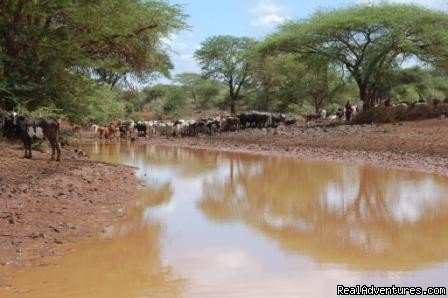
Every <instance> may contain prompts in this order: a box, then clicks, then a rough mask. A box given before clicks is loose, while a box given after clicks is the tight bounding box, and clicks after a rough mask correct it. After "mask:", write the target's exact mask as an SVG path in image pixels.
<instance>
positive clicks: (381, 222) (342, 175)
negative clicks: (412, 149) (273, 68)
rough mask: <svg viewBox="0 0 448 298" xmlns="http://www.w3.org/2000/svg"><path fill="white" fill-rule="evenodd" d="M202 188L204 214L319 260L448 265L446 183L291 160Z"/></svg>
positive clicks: (236, 172) (241, 170)
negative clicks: (237, 223)
mask: <svg viewBox="0 0 448 298" xmlns="http://www.w3.org/2000/svg"><path fill="white" fill-rule="evenodd" d="M229 173H230V174H229V176H228V177H227V179H226V180H225V181H224V182H223V181H222V180H219V179H214V180H208V181H206V182H205V183H204V195H203V198H202V199H201V201H200V202H199V206H200V208H201V209H202V210H203V211H204V212H205V213H206V214H207V215H208V216H209V217H210V218H211V219H214V220H221V221H237V220H240V221H243V222H245V223H246V224H248V225H250V226H252V227H254V228H256V229H257V230H260V231H261V232H263V233H264V234H265V235H267V236H269V237H270V238H274V239H276V240H278V241H279V242H280V243H281V245H282V246H283V247H284V248H285V249H287V250H288V251H292V252H298V253H305V254H309V255H311V256H313V257H315V258H316V259H318V260H319V261H321V262H335V263H342V264H349V265H353V266H356V267H364V268H369V269H373V268H378V269H388V268H390V269H410V268H415V267H418V266H424V265H426V264H429V263H435V262H441V261H445V260H447V259H448V237H447V236H448V201H447V200H446V199H444V198H445V197H446V195H445V194H446V193H447V191H448V185H447V184H446V181H445V180H443V178H438V177H433V176H424V175H418V174H414V173H411V172H398V171H386V170H375V169H369V168H358V167H343V166H338V165H325V164H320V163H315V164H314V163H313V164H309V163H299V162H296V161H293V160H277V161H275V160H270V161H267V162H263V163H259V165H258V166H257V167H254V166H253V164H251V165H250V166H247V165H246V164H245V162H244V161H242V160H230V161H229Z"/></svg>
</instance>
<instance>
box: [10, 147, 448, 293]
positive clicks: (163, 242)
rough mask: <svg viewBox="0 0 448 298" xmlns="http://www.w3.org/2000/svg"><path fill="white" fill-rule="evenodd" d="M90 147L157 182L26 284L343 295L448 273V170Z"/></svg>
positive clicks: (78, 289)
mask: <svg viewBox="0 0 448 298" xmlns="http://www.w3.org/2000/svg"><path fill="white" fill-rule="evenodd" d="M89 153H90V154H91V156H92V157H93V158H96V159H101V160H104V161H108V162H118V163H123V164H128V165H133V166H136V167H138V175H139V176H140V177H141V178H142V179H144V180H145V182H146V184H147V185H148V187H149V189H148V190H146V191H145V192H143V193H142V194H141V196H142V197H141V198H140V199H139V200H136V203H137V206H136V208H135V210H133V212H132V213H131V216H130V220H129V221H127V222H124V223H121V224H120V225H118V226H117V227H114V228H113V229H110V230H109V229H108V233H107V234H106V235H107V237H108V239H107V240H104V239H103V240H101V241H96V242H93V243H91V244H88V245H86V246H85V247H82V248H79V249H78V250H77V251H76V252H75V253H74V254H73V255H69V256H67V257H66V258H64V259H63V262H62V264H61V267H60V268H53V267H49V269H47V268H46V269H36V270H33V271H32V274H31V275H30V274H29V273H28V274H25V273H24V274H23V275H19V277H18V284H19V285H27V283H28V285H29V288H30V289H32V292H30V293H32V294H30V295H29V296H25V297H177V296H181V297H334V296H336V285H338V284H344V285H354V284H368V285H370V284H376V285H389V286H390V285H392V284H395V285H400V286H406V285H408V286H409V285H419V286H429V285H433V286H443V285H445V286H446V278H445V277H446V276H447V275H448V263H447V259H448V237H447V236H448V200H447V195H446V194H447V193H448V192H447V191H448V181H447V179H446V178H443V177H438V176H431V175H423V174H416V173H412V172H404V171H391V170H381V169H372V168H367V167H359V166H350V165H339V164H326V163H316V162H312V163H311V162H301V161H297V160H294V159H282V158H273V157H260V156H254V155H243V154H229V153H216V152H210V151H204V150H187V149H179V148H170V147H155V146H139V145H132V144H130V143H122V144H118V145H104V144H103V145H97V146H96V147H92V148H90V149H89ZM46 270H48V272H49V273H48V274H47V273H46V272H47V271H46ZM48 280H50V281H48ZM33 281H34V282H33ZM36 285H37V286H36ZM44 285H47V286H44ZM48 285H49V286H50V287H48ZM36 288H37V289H36ZM49 288H51V289H52V290H51V291H52V292H53V291H54V293H55V295H54V296H49V295H48V294H46V293H45V289H47V290H48V289H49ZM53 289H54V290H53ZM96 289H98V290H96ZM84 291H87V292H84ZM89 291H90V292H89ZM94 291H97V292H94ZM62 293H64V295H62ZM67 293H68V294H67ZM86 293H95V295H90V296H89V295H85V294H86ZM97 293H99V294H98V295H97Z"/></svg>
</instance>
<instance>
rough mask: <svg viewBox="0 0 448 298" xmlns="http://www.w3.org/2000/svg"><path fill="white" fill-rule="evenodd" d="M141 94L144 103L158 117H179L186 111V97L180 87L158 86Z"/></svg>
mask: <svg viewBox="0 0 448 298" xmlns="http://www.w3.org/2000/svg"><path fill="white" fill-rule="evenodd" d="M143 92H144V94H145V102H146V103H149V105H150V107H151V110H153V111H155V112H156V113H157V114H158V115H160V116H169V117H179V116H182V115H184V114H185V112H186V111H187V106H188V100H187V95H186V93H185V90H184V89H183V88H182V87H181V86H177V85H161V84H159V85H155V86H153V87H150V88H146V89H145V90H144V91H143Z"/></svg>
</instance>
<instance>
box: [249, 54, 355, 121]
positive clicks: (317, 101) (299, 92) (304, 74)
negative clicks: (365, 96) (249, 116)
mask: <svg viewBox="0 0 448 298" xmlns="http://www.w3.org/2000/svg"><path fill="white" fill-rule="evenodd" d="M317 58H319V59H309V57H308V59H305V58H303V57H302V56H300V55H297V54H281V55H276V56H263V55H259V53H257V51H254V53H253V55H252V60H251V63H252V65H253V66H252V68H251V77H252V84H251V86H252V87H253V89H254V90H255V93H256V94H257V95H256V97H255V100H254V102H253V103H252V107H253V108H256V109H262V110H268V111H277V112H298V113H300V112H305V111H307V110H308V109H309V107H310V106H311V107H312V109H313V110H314V111H315V112H318V111H319V110H320V109H322V108H323V107H324V106H326V105H328V104H330V103H333V102H336V101H338V100H339V98H340V97H341V95H343V94H345V93H343V91H344V89H345V87H346V84H347V81H346V79H345V78H344V77H343V74H342V73H341V72H340V71H338V70H337V69H336V68H335V67H334V65H332V64H330V63H328V62H327V61H325V60H323V59H321V57H317Z"/></svg>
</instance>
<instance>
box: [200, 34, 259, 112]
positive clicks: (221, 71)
mask: <svg viewBox="0 0 448 298" xmlns="http://www.w3.org/2000/svg"><path fill="white" fill-rule="evenodd" d="M254 45H255V41H254V40H252V39H250V38H247V37H234V36H229V35H224V36H223V35H220V36H213V37H210V38H208V39H206V40H205V41H204V42H202V43H201V48H200V49H198V50H197V51H196V52H195V58H196V59H197V60H198V62H199V64H200V65H201V67H202V71H203V75H204V76H205V77H208V78H214V79H217V80H219V81H221V82H223V83H225V84H226V85H227V86H228V88H229V97H228V98H229V105H230V112H231V113H232V114H235V112H236V109H235V105H236V102H237V101H238V100H239V99H240V95H241V90H242V88H244V86H245V85H246V84H247V83H248V80H249V63H248V58H247V51H248V50H249V49H251V48H252V47H253V46H254Z"/></svg>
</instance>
